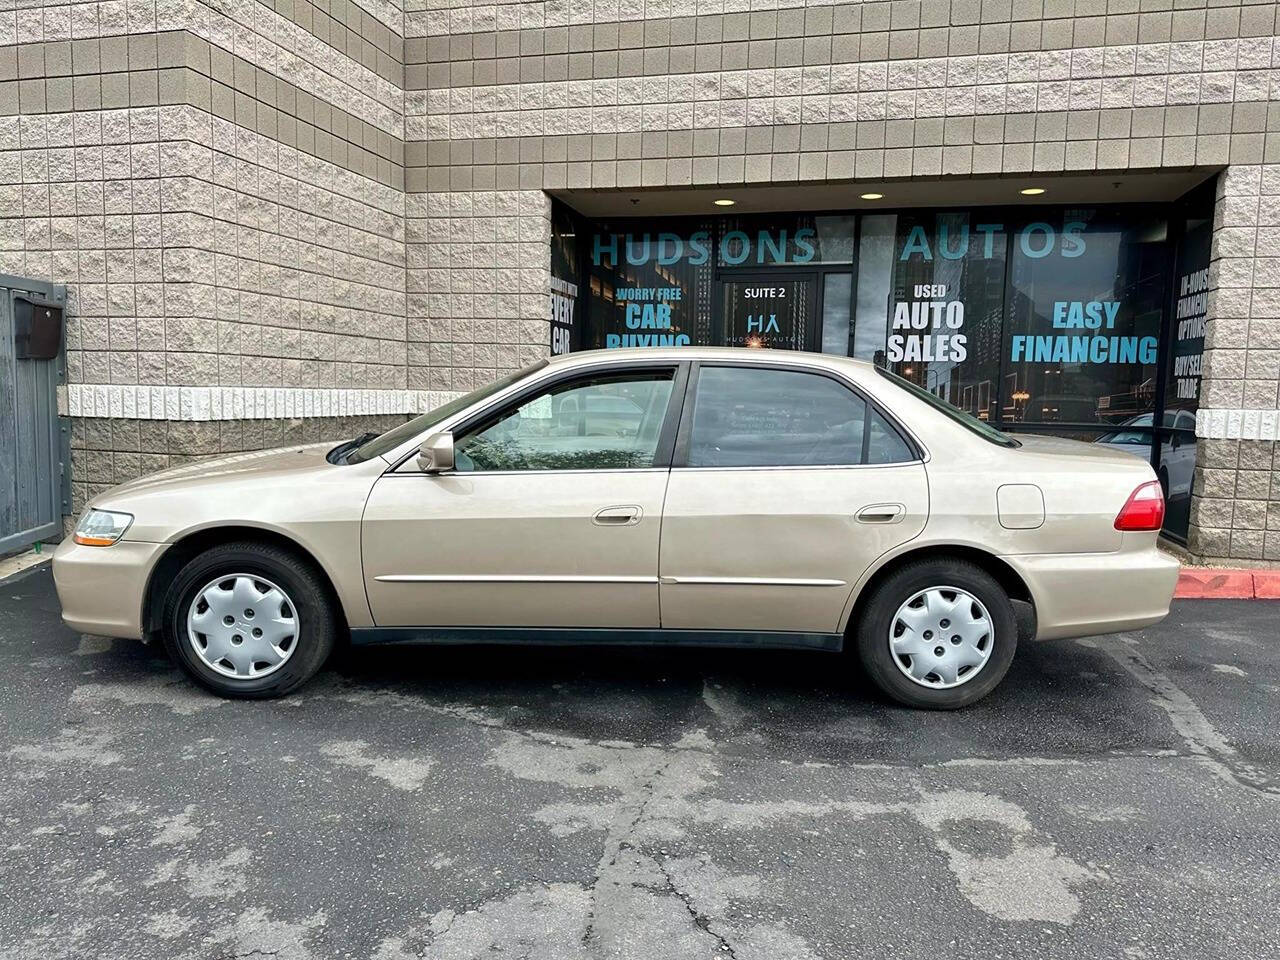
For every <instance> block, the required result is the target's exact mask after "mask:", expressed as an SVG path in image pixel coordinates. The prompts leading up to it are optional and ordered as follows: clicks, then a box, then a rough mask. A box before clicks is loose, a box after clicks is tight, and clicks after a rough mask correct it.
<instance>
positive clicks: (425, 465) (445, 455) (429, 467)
mask: <svg viewBox="0 0 1280 960" xmlns="http://www.w3.org/2000/svg"><path fill="white" fill-rule="evenodd" d="M418 469H419V470H421V471H422V472H423V473H445V472H447V471H449V470H452V469H453V434H452V433H451V432H449V431H448V430H445V431H444V432H443V433H433V434H431V436H429V437H427V439H426V442H425V443H423V444H422V446H421V447H419V448H418Z"/></svg>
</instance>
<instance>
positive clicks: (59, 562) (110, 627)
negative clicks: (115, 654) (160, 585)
mask: <svg viewBox="0 0 1280 960" xmlns="http://www.w3.org/2000/svg"><path fill="white" fill-rule="evenodd" d="M168 547H169V544H167V543H141V542H136V541H132V540H121V541H120V542H119V543H117V544H115V545H114V546H110V547H83V546H81V545H80V544H78V543H76V542H75V541H74V540H72V539H71V538H70V537H68V538H67V539H66V540H63V541H62V543H60V544H59V545H58V549H57V550H55V551H54V554H53V582H54V585H55V586H56V587H57V590H58V601H59V602H60V603H61V604H62V622H63V623H65V624H66V625H67V626H68V627H70V628H71V629H72V630H76V631H79V632H80V633H93V634H99V635H101V636H105V637H130V638H132V639H135V640H137V639H141V637H142V598H143V594H144V593H145V592H146V589H147V580H148V579H149V578H150V576H151V570H152V568H153V567H155V564H156V561H157V560H158V559H159V558H160V555H161V554H162V553H163V552H164V551H165V550H166V549H167V548H168Z"/></svg>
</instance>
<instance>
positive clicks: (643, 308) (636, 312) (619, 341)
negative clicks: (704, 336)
mask: <svg viewBox="0 0 1280 960" xmlns="http://www.w3.org/2000/svg"><path fill="white" fill-rule="evenodd" d="M683 292H684V291H682V290H681V289H680V288H679V287H619V288H618V289H617V291H616V292H615V293H614V297H615V299H616V300H617V302H618V304H619V305H620V306H621V307H622V308H623V322H624V323H625V324H626V327H627V332H626V333H610V334H606V335H605V338H604V345H605V347H606V349H610V350H611V349H614V348H615V347H687V346H688V345H689V335H688V334H687V333H675V332H673V331H672V329H671V306H672V304H673V303H675V302H677V301H678V300H679V299H680V298H681V296H682V294H683Z"/></svg>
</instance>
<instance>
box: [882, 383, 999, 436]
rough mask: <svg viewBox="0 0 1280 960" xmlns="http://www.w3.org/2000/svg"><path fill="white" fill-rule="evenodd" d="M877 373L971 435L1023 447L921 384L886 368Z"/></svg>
mask: <svg viewBox="0 0 1280 960" xmlns="http://www.w3.org/2000/svg"><path fill="white" fill-rule="evenodd" d="M876 373H878V374H880V376H882V377H884V378H885V379H886V380H889V381H891V382H893V383H895V384H897V385H898V386H899V387H901V388H902V389H903V390H905V391H907V393H909V394H911V395H912V396H913V397H918V398H919V399H921V400H923V401H924V402H925V403H927V404H928V405H929V406H931V407H933V409H935V410H937V411H938V412H939V413H941V414H943V415H944V416H946V417H949V418H950V419H952V420H954V421H955V422H956V423H958V424H960V426H962V427H964V428H965V429H966V430H968V431H970V432H971V433H976V434H977V435H978V436H980V437H981V438H982V439H983V440H986V441H988V442H990V443H994V444H997V445H999V446H1001V447H1017V446H1021V444H1019V443H1018V441H1017V440H1015V439H1013V437H1011V436H1009V435H1008V434H1006V433H1001V432H1000V431H999V430H997V429H996V428H995V427H993V426H991V424H989V423H985V422H984V421H982V420H979V419H978V418H977V417H973V416H970V415H969V414H967V413H965V412H964V411H963V410H961V409H959V408H958V407H953V406H952V405H951V404H949V403H947V401H945V400H943V399H942V398H941V397H935V396H934V395H933V394H932V393H930V392H929V391H928V390H926V389H925V388H924V387H922V386H920V385H919V384H915V383H912V382H911V381H910V380H904V379H903V378H902V377H900V376H898V375H897V374H896V373H890V372H889V371H888V370H886V369H884V367H876Z"/></svg>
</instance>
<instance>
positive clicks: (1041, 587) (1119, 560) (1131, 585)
mask: <svg viewBox="0 0 1280 960" xmlns="http://www.w3.org/2000/svg"><path fill="white" fill-rule="evenodd" d="M1002 559H1003V560H1004V561H1005V562H1006V563H1008V564H1009V565H1010V566H1011V567H1013V568H1014V569H1015V570H1016V571H1017V572H1018V573H1019V574H1020V575H1021V577H1022V579H1023V580H1024V581H1025V582H1026V584H1027V586H1028V588H1030V590H1031V596H1032V599H1033V600H1034V601H1035V605H1036V622H1037V630H1036V639H1038V640H1055V639H1060V638H1063V637H1089V636H1093V635H1095V634H1100V633H1120V632H1122V631H1125V630H1138V629H1141V628H1142V627H1148V626H1150V625H1151V624H1153V623H1158V622H1159V621H1161V620H1163V619H1164V618H1165V617H1166V616H1167V615H1168V613H1169V602H1170V601H1171V600H1172V599H1173V590H1174V587H1175V586H1176V585H1177V582H1178V570H1179V569H1180V565H1179V564H1178V561H1177V560H1174V559H1173V558H1172V557H1169V556H1166V555H1165V554H1163V553H1161V552H1160V551H1159V550H1157V549H1156V547H1155V545H1154V544H1152V545H1151V546H1144V547H1142V548H1137V549H1133V548H1130V549H1122V550H1120V551H1118V552H1116V553H1068V554H1035V555H1024V556H1013V557H1004V558H1002Z"/></svg>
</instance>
